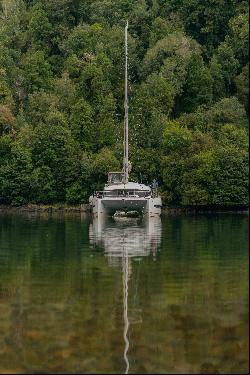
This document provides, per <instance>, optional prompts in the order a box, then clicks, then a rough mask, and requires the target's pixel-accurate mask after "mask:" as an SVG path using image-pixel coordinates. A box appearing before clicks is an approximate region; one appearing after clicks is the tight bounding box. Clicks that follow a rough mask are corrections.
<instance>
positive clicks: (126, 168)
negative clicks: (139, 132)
mask: <svg viewBox="0 0 250 375" xmlns="http://www.w3.org/2000/svg"><path fill="white" fill-rule="evenodd" d="M124 109H125V115H124V165H123V168H124V174H125V176H124V177H125V178H124V180H125V181H124V182H125V184H127V183H128V179H129V160H128V21H127V24H126V27H125V102H124Z"/></svg>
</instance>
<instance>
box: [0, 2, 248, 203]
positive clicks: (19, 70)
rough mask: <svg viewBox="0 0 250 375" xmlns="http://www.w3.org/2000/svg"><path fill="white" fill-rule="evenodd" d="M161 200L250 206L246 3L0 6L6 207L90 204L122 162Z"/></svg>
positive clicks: (1, 187)
mask: <svg viewBox="0 0 250 375" xmlns="http://www.w3.org/2000/svg"><path fill="white" fill-rule="evenodd" d="M126 19H128V20H129V25H130V26H129V59H130V60H129V62H130V64H129V96H130V153H131V155H130V158H131V161H132V164H133V170H132V174H131V179H135V180H139V181H143V182H145V183H150V182H151V181H152V180H153V179H154V178H156V179H157V180H158V181H159V184H160V187H161V190H162V196H163V197H164V201H165V203H167V204H175V205H212V206H218V205H223V206H232V205H248V117H249V107H248V3H247V2H246V1H240V0H211V1H208V2H206V1H204V0H116V1H114V0H99V1H98V0H97V1H91V0H0V203H3V204H13V205H20V204H26V203H28V202H33V203H55V202H67V203H70V204H74V203H80V202H85V201H87V200H88V196H89V194H90V193H91V192H92V191H93V190H96V189H102V188H103V184H104V182H106V178H107V172H108V171H109V170H116V169H118V170H120V169H121V164H122V157H123V112H124V107H123V100H124V26H125V20H126Z"/></svg>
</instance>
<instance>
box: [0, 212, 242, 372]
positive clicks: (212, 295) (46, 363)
mask: <svg viewBox="0 0 250 375" xmlns="http://www.w3.org/2000/svg"><path fill="white" fill-rule="evenodd" d="M248 257H249V253H248V216H247V215H230V214H228V215H216V214H215V215H198V216H184V215H183V216H177V217H171V216H169V217H166V218H162V219H151V220H135V219H134V220H131V221H124V220H121V221H113V220H111V219H110V220H94V221H93V220H92V219H91V217H89V216H88V215H85V214H84V215H80V214H79V215H77V214H75V215H49V214H47V215H46V214H44V215H38V214H28V213H27V214H10V215H7V214H1V215H0V373H4V374H6V373H28V374H29V373H30V374H33V373H86V374H94V373H100V374H101V373H107V374H115V373H118V374H122V373H131V374H133V373H134V374H141V373H145V374H154V373H155V374H159V373H169V374H181V373H190V374H196V373H197V374H199V373H204V374H205V373H212V374H216V373H221V374H226V373H229V374H236V373H242V374H243V373H244V374H245V373H248V259H249V258H248Z"/></svg>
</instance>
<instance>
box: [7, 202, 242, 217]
mask: <svg viewBox="0 0 250 375" xmlns="http://www.w3.org/2000/svg"><path fill="white" fill-rule="evenodd" d="M25 212H26V213H49V214H53V213H62V214H68V213H70V214H74V213H75V214H81V213H91V209H90V205H89V204H81V205H80V204H79V205H74V206H73V205H67V204H54V205H43V204H28V205H24V206H11V205H0V213H25ZM183 214H184V215H199V214H249V208H248V207H228V208H227V207H180V206H179V207H178V206H172V207H164V208H163V209H162V216H169V215H172V216H178V215H183Z"/></svg>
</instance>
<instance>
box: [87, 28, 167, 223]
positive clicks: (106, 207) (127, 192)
mask: <svg viewBox="0 0 250 375" xmlns="http://www.w3.org/2000/svg"><path fill="white" fill-rule="evenodd" d="M128 108H129V107H128V21H127V24H126V27H125V102H124V109H125V114H124V158H123V171H122V172H110V173H109V174H108V182H107V183H106V184H105V187H104V190H103V191H97V192H95V193H94V194H93V195H92V196H91V197H90V198H89V203H90V206H91V209H92V212H93V215H94V216H99V215H101V214H106V215H114V214H115V213H116V212H125V213H128V212H131V211H133V212H134V211H136V212H138V213H140V214H142V215H148V216H158V215H160V214H161V208H162V200H161V197H160V195H159V192H158V187H157V183H154V184H153V185H152V186H147V185H144V184H140V183H138V182H132V181H129V173H130V171H131V163H130V162H129V111H128Z"/></svg>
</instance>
